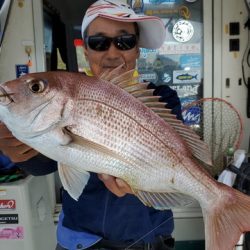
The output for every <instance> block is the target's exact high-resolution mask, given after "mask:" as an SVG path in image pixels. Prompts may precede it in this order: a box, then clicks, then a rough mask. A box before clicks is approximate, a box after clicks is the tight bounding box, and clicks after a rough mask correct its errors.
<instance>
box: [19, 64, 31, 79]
mask: <svg viewBox="0 0 250 250" xmlns="http://www.w3.org/2000/svg"><path fill="white" fill-rule="evenodd" d="M28 73H29V66H28V65H27V64H17V65H16V77H17V78H19V77H20V76H23V75H26V74H28Z"/></svg>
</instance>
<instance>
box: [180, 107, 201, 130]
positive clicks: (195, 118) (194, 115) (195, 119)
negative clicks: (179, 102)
mask: <svg viewBox="0 0 250 250" xmlns="http://www.w3.org/2000/svg"><path fill="white" fill-rule="evenodd" d="M201 112H202V110H201V107H198V106H193V107H190V108H187V109H184V110H183V111H182V117H183V120H184V124H186V125H188V126H191V125H199V124H200V120H201Z"/></svg>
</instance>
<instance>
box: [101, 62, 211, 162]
mask: <svg viewBox="0 0 250 250" xmlns="http://www.w3.org/2000/svg"><path fill="white" fill-rule="evenodd" d="M120 70H121V66H119V68H118V69H117V68H116V69H114V70H112V71H109V72H108V73H106V74H105V75H103V76H101V79H102V80H106V81H110V82H111V83H113V84H115V85H117V86H119V87H120V88H122V89H124V90H125V91H127V92H128V93H130V94H131V95H133V96H134V97H135V98H137V99H138V100H140V101H141V102H142V103H144V105H146V106H147V107H149V108H150V109H151V110H152V111H154V112H155V113H156V114H157V115H158V116H160V117H161V118H162V119H164V120H165V121H166V122H167V123H168V124H170V125H171V126H172V127H173V128H174V129H175V130H176V132H177V133H178V134H179V135H181V136H182V138H183V139H184V141H185V142H186V144H187V145H188V147H189V149H190V150H191V152H192V154H193V156H195V157H196V158H197V159H198V160H200V161H201V162H203V163H205V164H206V165H208V166H211V165H212V160H211V155H210V153H209V148H208V145H207V144H206V143H205V142H203V141H202V140H201V139H200V137H199V136H198V135H197V134H196V133H195V132H194V131H193V130H192V129H191V128H190V127H188V126H186V125H184V124H183V123H182V121H180V120H178V119H177V118H176V116H175V115H174V114H172V113H171V110H170V109H167V108H166V107H165V105H166V103H164V102H160V101H159V97H158V96H154V95H153V93H154V89H148V84H149V83H147V82H145V83H139V82H137V80H138V78H134V77H133V73H134V70H130V71H128V72H125V73H123V74H120V75H118V76H117V74H118V72H119V71H120Z"/></svg>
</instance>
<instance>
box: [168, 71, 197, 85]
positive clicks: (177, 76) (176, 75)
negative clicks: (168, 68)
mask: <svg viewBox="0 0 250 250" xmlns="http://www.w3.org/2000/svg"><path fill="white" fill-rule="evenodd" d="M199 82H201V74H200V70H188V71H186V70H175V71H173V83H199Z"/></svg>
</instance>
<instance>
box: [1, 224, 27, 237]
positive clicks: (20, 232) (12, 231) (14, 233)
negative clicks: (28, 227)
mask: <svg viewBox="0 0 250 250" xmlns="http://www.w3.org/2000/svg"><path fill="white" fill-rule="evenodd" d="M23 238H24V228H23V227H20V226H18V227H0V239H5V240H8V239H16V240H18V239H23Z"/></svg>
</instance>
